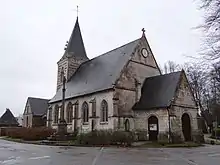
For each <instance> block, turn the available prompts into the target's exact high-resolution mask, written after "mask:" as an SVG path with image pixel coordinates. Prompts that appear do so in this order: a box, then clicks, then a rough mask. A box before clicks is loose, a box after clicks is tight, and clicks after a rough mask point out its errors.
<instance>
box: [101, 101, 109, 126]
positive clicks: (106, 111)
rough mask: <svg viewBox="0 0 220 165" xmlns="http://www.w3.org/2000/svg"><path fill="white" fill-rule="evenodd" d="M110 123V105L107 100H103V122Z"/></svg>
mask: <svg viewBox="0 0 220 165" xmlns="http://www.w3.org/2000/svg"><path fill="white" fill-rule="evenodd" d="M107 121H108V103H107V101H105V100H102V103H101V122H107Z"/></svg>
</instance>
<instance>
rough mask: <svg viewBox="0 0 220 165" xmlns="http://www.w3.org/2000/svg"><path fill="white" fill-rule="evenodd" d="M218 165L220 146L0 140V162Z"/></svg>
mask: <svg viewBox="0 0 220 165" xmlns="http://www.w3.org/2000/svg"><path fill="white" fill-rule="evenodd" d="M39 164H40V165H218V164H220V145H218V146H217V145H216V146H211V145H209V146H205V147H199V148H192V149H187V148H161V149H160V148H145V149H143V148H89V147H51V146H41V145H32V144H21V143H14V142H8V141H4V140H0V165H39Z"/></svg>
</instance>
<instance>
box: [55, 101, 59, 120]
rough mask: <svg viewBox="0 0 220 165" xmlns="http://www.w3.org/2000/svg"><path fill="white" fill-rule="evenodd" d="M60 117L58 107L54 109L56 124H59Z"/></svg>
mask: <svg viewBox="0 0 220 165" xmlns="http://www.w3.org/2000/svg"><path fill="white" fill-rule="evenodd" d="M58 116H59V106H58V105H56V106H55V108H54V123H58Z"/></svg>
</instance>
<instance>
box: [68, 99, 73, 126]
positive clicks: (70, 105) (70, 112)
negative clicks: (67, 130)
mask: <svg viewBox="0 0 220 165" xmlns="http://www.w3.org/2000/svg"><path fill="white" fill-rule="evenodd" d="M72 120H73V105H72V103H71V102H70V103H69V104H68V105H67V123H71V122H72Z"/></svg>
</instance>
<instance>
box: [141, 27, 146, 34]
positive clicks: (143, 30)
mask: <svg viewBox="0 0 220 165" xmlns="http://www.w3.org/2000/svg"><path fill="white" fill-rule="evenodd" d="M141 31H142V32H143V34H142V36H145V29H144V28H142V29H141Z"/></svg>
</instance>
